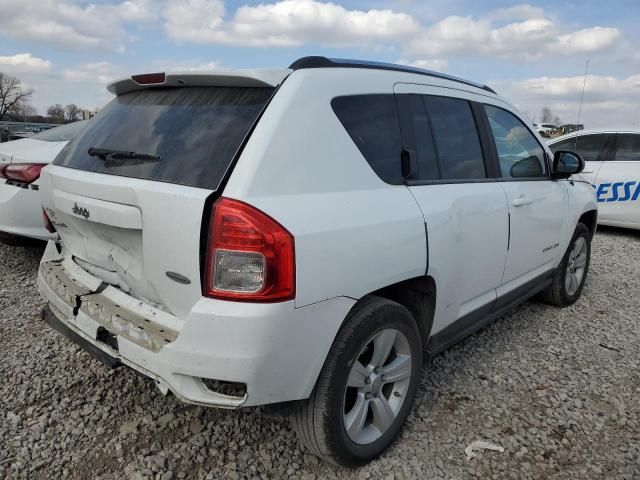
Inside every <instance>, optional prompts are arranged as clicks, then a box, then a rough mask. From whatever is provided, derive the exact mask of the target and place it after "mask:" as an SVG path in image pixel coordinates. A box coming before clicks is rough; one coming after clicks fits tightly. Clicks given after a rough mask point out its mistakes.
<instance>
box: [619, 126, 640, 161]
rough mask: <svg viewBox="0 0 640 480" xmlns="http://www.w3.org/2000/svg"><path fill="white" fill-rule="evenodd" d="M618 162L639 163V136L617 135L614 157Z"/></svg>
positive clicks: (629, 134) (630, 134)
mask: <svg viewBox="0 0 640 480" xmlns="http://www.w3.org/2000/svg"><path fill="white" fill-rule="evenodd" d="M614 160H616V161H619V162H640V135H637V134H636V135H634V134H632V133H619V134H618V135H617V141H616V157H615V158H614Z"/></svg>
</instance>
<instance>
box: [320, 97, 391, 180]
mask: <svg viewBox="0 0 640 480" xmlns="http://www.w3.org/2000/svg"><path fill="white" fill-rule="evenodd" d="M331 107H332V108H333V111H334V112H335V114H336V116H337V117H338V119H339V120H340V123H342V126H343V127H344V129H345V130H346V131H347V133H348V134H349V136H350V137H351V139H352V140H353V142H354V143H355V144H356V146H357V147H358V149H359V150H360V153H362V155H363V156H364V158H365V159H366V160H367V162H368V163H369V165H371V168H372V169H373V170H374V171H375V172H376V174H378V176H379V177H380V178H381V179H382V180H384V181H385V182H387V183H391V184H394V185H399V184H401V183H402V182H403V177H402V164H401V163H400V154H401V152H402V141H401V139H400V124H399V121H398V110H397V108H396V101H395V98H394V96H393V94H372V95H352V96H346V97H336V98H334V99H333V100H332V101H331Z"/></svg>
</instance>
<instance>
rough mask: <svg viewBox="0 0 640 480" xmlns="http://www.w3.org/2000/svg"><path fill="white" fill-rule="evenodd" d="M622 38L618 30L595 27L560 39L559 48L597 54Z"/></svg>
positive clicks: (562, 36) (573, 51)
mask: <svg viewBox="0 0 640 480" xmlns="http://www.w3.org/2000/svg"><path fill="white" fill-rule="evenodd" d="M618 37H620V30H618V29H617V28H604V27H593V28H585V29H584V30H578V31H577V32H573V33H569V34H567V35H561V36H560V37H558V46H559V48H561V49H562V50H563V51H566V52H572V53H579V52H587V53H588V52H595V51H598V50H602V49H604V48H607V47H608V46H610V45H612V44H613V43H614V42H615V41H616V40H617V39H618Z"/></svg>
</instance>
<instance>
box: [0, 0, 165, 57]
mask: <svg viewBox="0 0 640 480" xmlns="http://www.w3.org/2000/svg"><path fill="white" fill-rule="evenodd" d="M0 9H1V10H2V15H1V16H0V34H1V35H4V36H7V37H10V38H15V39H18V40H32V41H36V42H43V43H47V44H53V45H57V46H61V47H64V48H69V49H76V50H91V49H96V48H97V49H107V50H115V51H122V50H123V48H124V44H125V39H126V36H127V34H126V31H125V29H124V23H126V22H142V21H150V20H151V19H152V18H154V17H155V14H154V13H153V3H152V1H151V0H126V1H123V2H121V3H117V4H114V5H104V4H93V3H84V2H77V1H74V0H1V1H0Z"/></svg>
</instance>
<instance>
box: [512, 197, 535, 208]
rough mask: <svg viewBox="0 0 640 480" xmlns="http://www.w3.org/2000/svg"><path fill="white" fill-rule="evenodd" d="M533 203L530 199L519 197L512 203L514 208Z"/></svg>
mask: <svg viewBox="0 0 640 480" xmlns="http://www.w3.org/2000/svg"><path fill="white" fill-rule="evenodd" d="M531 202H532V200H531V199H530V198H529V197H525V196H522V197H518V198H514V199H513V202H511V203H512V204H513V206H514V207H522V206H523V205H529V204H530V203H531Z"/></svg>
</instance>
